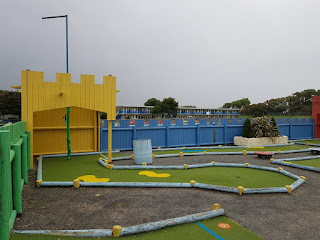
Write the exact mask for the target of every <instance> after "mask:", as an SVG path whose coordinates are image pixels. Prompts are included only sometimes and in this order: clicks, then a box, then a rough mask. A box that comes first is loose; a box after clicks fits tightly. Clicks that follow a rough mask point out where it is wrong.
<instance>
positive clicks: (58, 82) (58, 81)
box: [52, 73, 62, 108]
mask: <svg viewBox="0 0 320 240" xmlns="http://www.w3.org/2000/svg"><path fill="white" fill-rule="evenodd" d="M61 78H62V76H61V73H56V84H55V90H52V91H53V93H52V96H53V98H54V101H55V106H56V108H61V106H62V104H61V98H60V96H59V92H60V91H61V81H62V80H61ZM58 96H59V97H58Z"/></svg>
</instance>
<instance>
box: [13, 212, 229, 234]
mask: <svg viewBox="0 0 320 240" xmlns="http://www.w3.org/2000/svg"><path fill="white" fill-rule="evenodd" d="M224 214H225V211H224V209H222V208H219V209H215V210H212V211H208V212H202V213H196V214H191V215H186V216H183V217H177V218H171V219H166V220H161V221H157V222H149V223H145V224H139V225H135V226H129V227H123V228H122V230H121V232H120V236H125V235H130V234H139V233H143V232H149V231H155V230H159V229H161V228H165V227H170V226H176V225H180V224H185V223H192V222H196V221H202V220H206V219H210V218H214V217H218V216H222V215H224ZM12 232H14V233H19V234H46V235H57V236H74V237H112V236H113V230H111V229H83V230H13V231H12Z"/></svg>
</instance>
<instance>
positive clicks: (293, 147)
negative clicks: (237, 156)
mask: <svg viewBox="0 0 320 240" xmlns="http://www.w3.org/2000/svg"><path fill="white" fill-rule="evenodd" d="M308 148H309V146H303V145H296V144H295V145H287V146H278V147H264V148H261V147H256V148H255V147H248V148H211V149H210V148H208V149H204V148H201V147H199V148H197V149H188V148H186V150H190V151H188V153H196V152H199V151H200V150H201V151H206V152H242V151H243V150H247V151H252V152H255V151H278V150H281V151H292V150H301V149H308ZM192 150H194V152H193V151H192ZM179 152H183V150H164V151H154V152H153V153H154V154H155V155H163V154H174V153H179Z"/></svg>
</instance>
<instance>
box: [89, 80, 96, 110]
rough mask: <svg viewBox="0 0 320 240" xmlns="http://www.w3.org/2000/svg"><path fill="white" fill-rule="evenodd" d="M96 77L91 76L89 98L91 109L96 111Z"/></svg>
mask: <svg viewBox="0 0 320 240" xmlns="http://www.w3.org/2000/svg"><path fill="white" fill-rule="evenodd" d="M94 90H95V86H94V75H90V84H89V98H90V104H89V109H91V110H94V109H95V104H94V97H95V96H94Z"/></svg>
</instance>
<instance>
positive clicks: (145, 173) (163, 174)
mask: <svg viewBox="0 0 320 240" xmlns="http://www.w3.org/2000/svg"><path fill="white" fill-rule="evenodd" d="M139 175H145V176H147V177H158V178H164V177H170V174H168V173H155V172H151V171H142V172H139Z"/></svg>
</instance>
